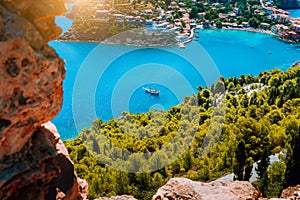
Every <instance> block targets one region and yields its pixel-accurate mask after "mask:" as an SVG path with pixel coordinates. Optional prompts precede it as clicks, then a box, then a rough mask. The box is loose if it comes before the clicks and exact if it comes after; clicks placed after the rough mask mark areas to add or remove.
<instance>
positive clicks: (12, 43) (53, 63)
mask: <svg viewBox="0 0 300 200" xmlns="http://www.w3.org/2000/svg"><path fill="white" fill-rule="evenodd" d="M65 10H66V7H65V3H64V1H63V0H39V1H36V0H1V1H0V22H1V23H0V199H2V200H4V199H55V198H57V199H81V198H82V196H81V194H80V189H81V188H80V186H79V184H78V182H77V177H76V175H75V173H74V167H73V164H72V162H71V160H70V159H69V156H68V153H67V151H66V148H65V147H64V145H63V143H62V142H61V140H60V139H59V135H58V134H57V132H56V130H55V128H54V127H53V126H52V125H51V124H49V123H47V124H46V125H42V124H44V123H46V122H48V121H49V120H51V119H52V118H53V117H55V116H56V115H57V113H58V112H59V110H60V108H61V104H62V80H63V79H64V76H65V70H64V62H63V60H61V59H60V58H59V57H58V55H57V54H56V52H55V51H54V50H53V49H52V48H51V47H49V46H48V45H47V42H48V41H50V40H52V39H54V38H56V37H57V36H58V35H59V34H60V33H61V30H60V28H58V27H57V26H56V25H55V23H54V17H55V16H56V15H61V14H63V13H64V12H65Z"/></svg>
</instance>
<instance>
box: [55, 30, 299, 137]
mask: <svg viewBox="0 0 300 200" xmlns="http://www.w3.org/2000/svg"><path fill="white" fill-rule="evenodd" d="M50 45H51V46H52V47H54V48H55V49H56V50H57V52H58V53H59V55H60V56H61V57H62V58H64V59H65V60H66V69H67V74H66V79H65V81H64V83H63V87H64V102H63V107H62V110H61V111H60V113H59V115H58V116H57V117H56V118H55V119H53V122H54V123H55V124H56V126H57V128H58V130H59V132H60V134H61V137H62V139H63V140H65V139H71V138H74V137H76V136H77V134H78V131H80V130H81V128H82V127H85V126H86V127H89V125H90V124H91V122H92V121H93V119H95V117H100V118H101V119H102V120H104V121H106V120H108V119H110V118H111V117H117V116H120V115H121V113H122V111H131V112H133V113H137V112H146V111H147V110H149V109H151V108H154V109H168V108H170V107H171V106H174V105H177V104H178V103H180V102H181V101H182V100H183V98H184V96H188V95H191V94H193V93H195V92H196V89H195V88H196V87H197V86H198V85H210V84H211V83H213V82H214V81H215V80H217V79H218V77H219V76H220V75H222V76H225V77H229V76H239V75H241V74H252V75H257V74H258V73H259V72H261V71H264V70H270V69H274V68H280V69H282V70H286V69H287V68H288V67H289V66H290V65H291V64H293V63H294V62H296V61H297V60H299V59H300V49H298V48H297V47H296V46H294V45H290V44H287V43H284V42H281V41H278V40H277V39H275V38H273V37H272V36H270V35H265V34H259V33H249V32H244V31H226V30H220V31H210V30H203V31H200V39H199V41H197V42H196V41H193V42H192V43H190V44H188V45H187V46H186V48H185V49H179V48H177V47H166V48H146V47H145V48H137V47H130V46H122V45H119V46H113V45H104V44H96V43H76V42H60V41H53V42H51V43H50ZM250 46H253V47H254V48H250ZM269 52H272V54H269ZM150 83H151V87H154V88H155V89H159V90H160V91H161V93H160V95H159V96H151V95H149V94H147V93H145V92H144V91H143V89H142V87H143V86H149V87H150ZM75 124H76V125H75ZM76 127H77V130H76Z"/></svg>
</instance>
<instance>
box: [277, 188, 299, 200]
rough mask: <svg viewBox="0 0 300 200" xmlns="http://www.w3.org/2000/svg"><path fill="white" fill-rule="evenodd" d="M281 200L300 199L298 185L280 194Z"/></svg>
mask: <svg viewBox="0 0 300 200" xmlns="http://www.w3.org/2000/svg"><path fill="white" fill-rule="evenodd" d="M280 197H281V198H283V199H289V200H299V199H300V185H297V186H295V187H288V188H286V189H284V190H283V191H282V192H281V196H280Z"/></svg>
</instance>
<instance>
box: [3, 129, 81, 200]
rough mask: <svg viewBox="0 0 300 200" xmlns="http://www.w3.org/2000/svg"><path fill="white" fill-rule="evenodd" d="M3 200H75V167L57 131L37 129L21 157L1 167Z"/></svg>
mask: <svg viewBox="0 0 300 200" xmlns="http://www.w3.org/2000/svg"><path fill="white" fill-rule="evenodd" d="M0 171H1V173H0V188H1V190H0V197H1V199H55V198H56V199H76V198H78V197H80V195H79V185H78V183H77V178H76V176H75V174H74V167H73V163H72V162H71V160H70V159H69V156H68V152H67V149H66V148H65V146H64V144H63V143H62V141H61V140H60V139H59V135H58V133H57V132H56V130H55V128H53V125H51V124H49V123H48V124H45V125H44V126H42V127H39V128H36V129H35V131H34V133H33V135H32V136H31V137H30V139H29V141H28V142H27V143H26V144H25V146H24V147H23V148H22V149H21V151H19V152H18V153H15V154H12V155H9V156H6V157H5V159H4V160H2V162H1V165H0Z"/></svg>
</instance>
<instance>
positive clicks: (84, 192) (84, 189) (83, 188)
mask: <svg viewBox="0 0 300 200" xmlns="http://www.w3.org/2000/svg"><path fill="white" fill-rule="evenodd" d="M77 181H78V184H79V188H80V193H81V196H82V199H83V200H87V199H88V194H89V185H88V183H87V182H86V180H84V179H81V178H77Z"/></svg>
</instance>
